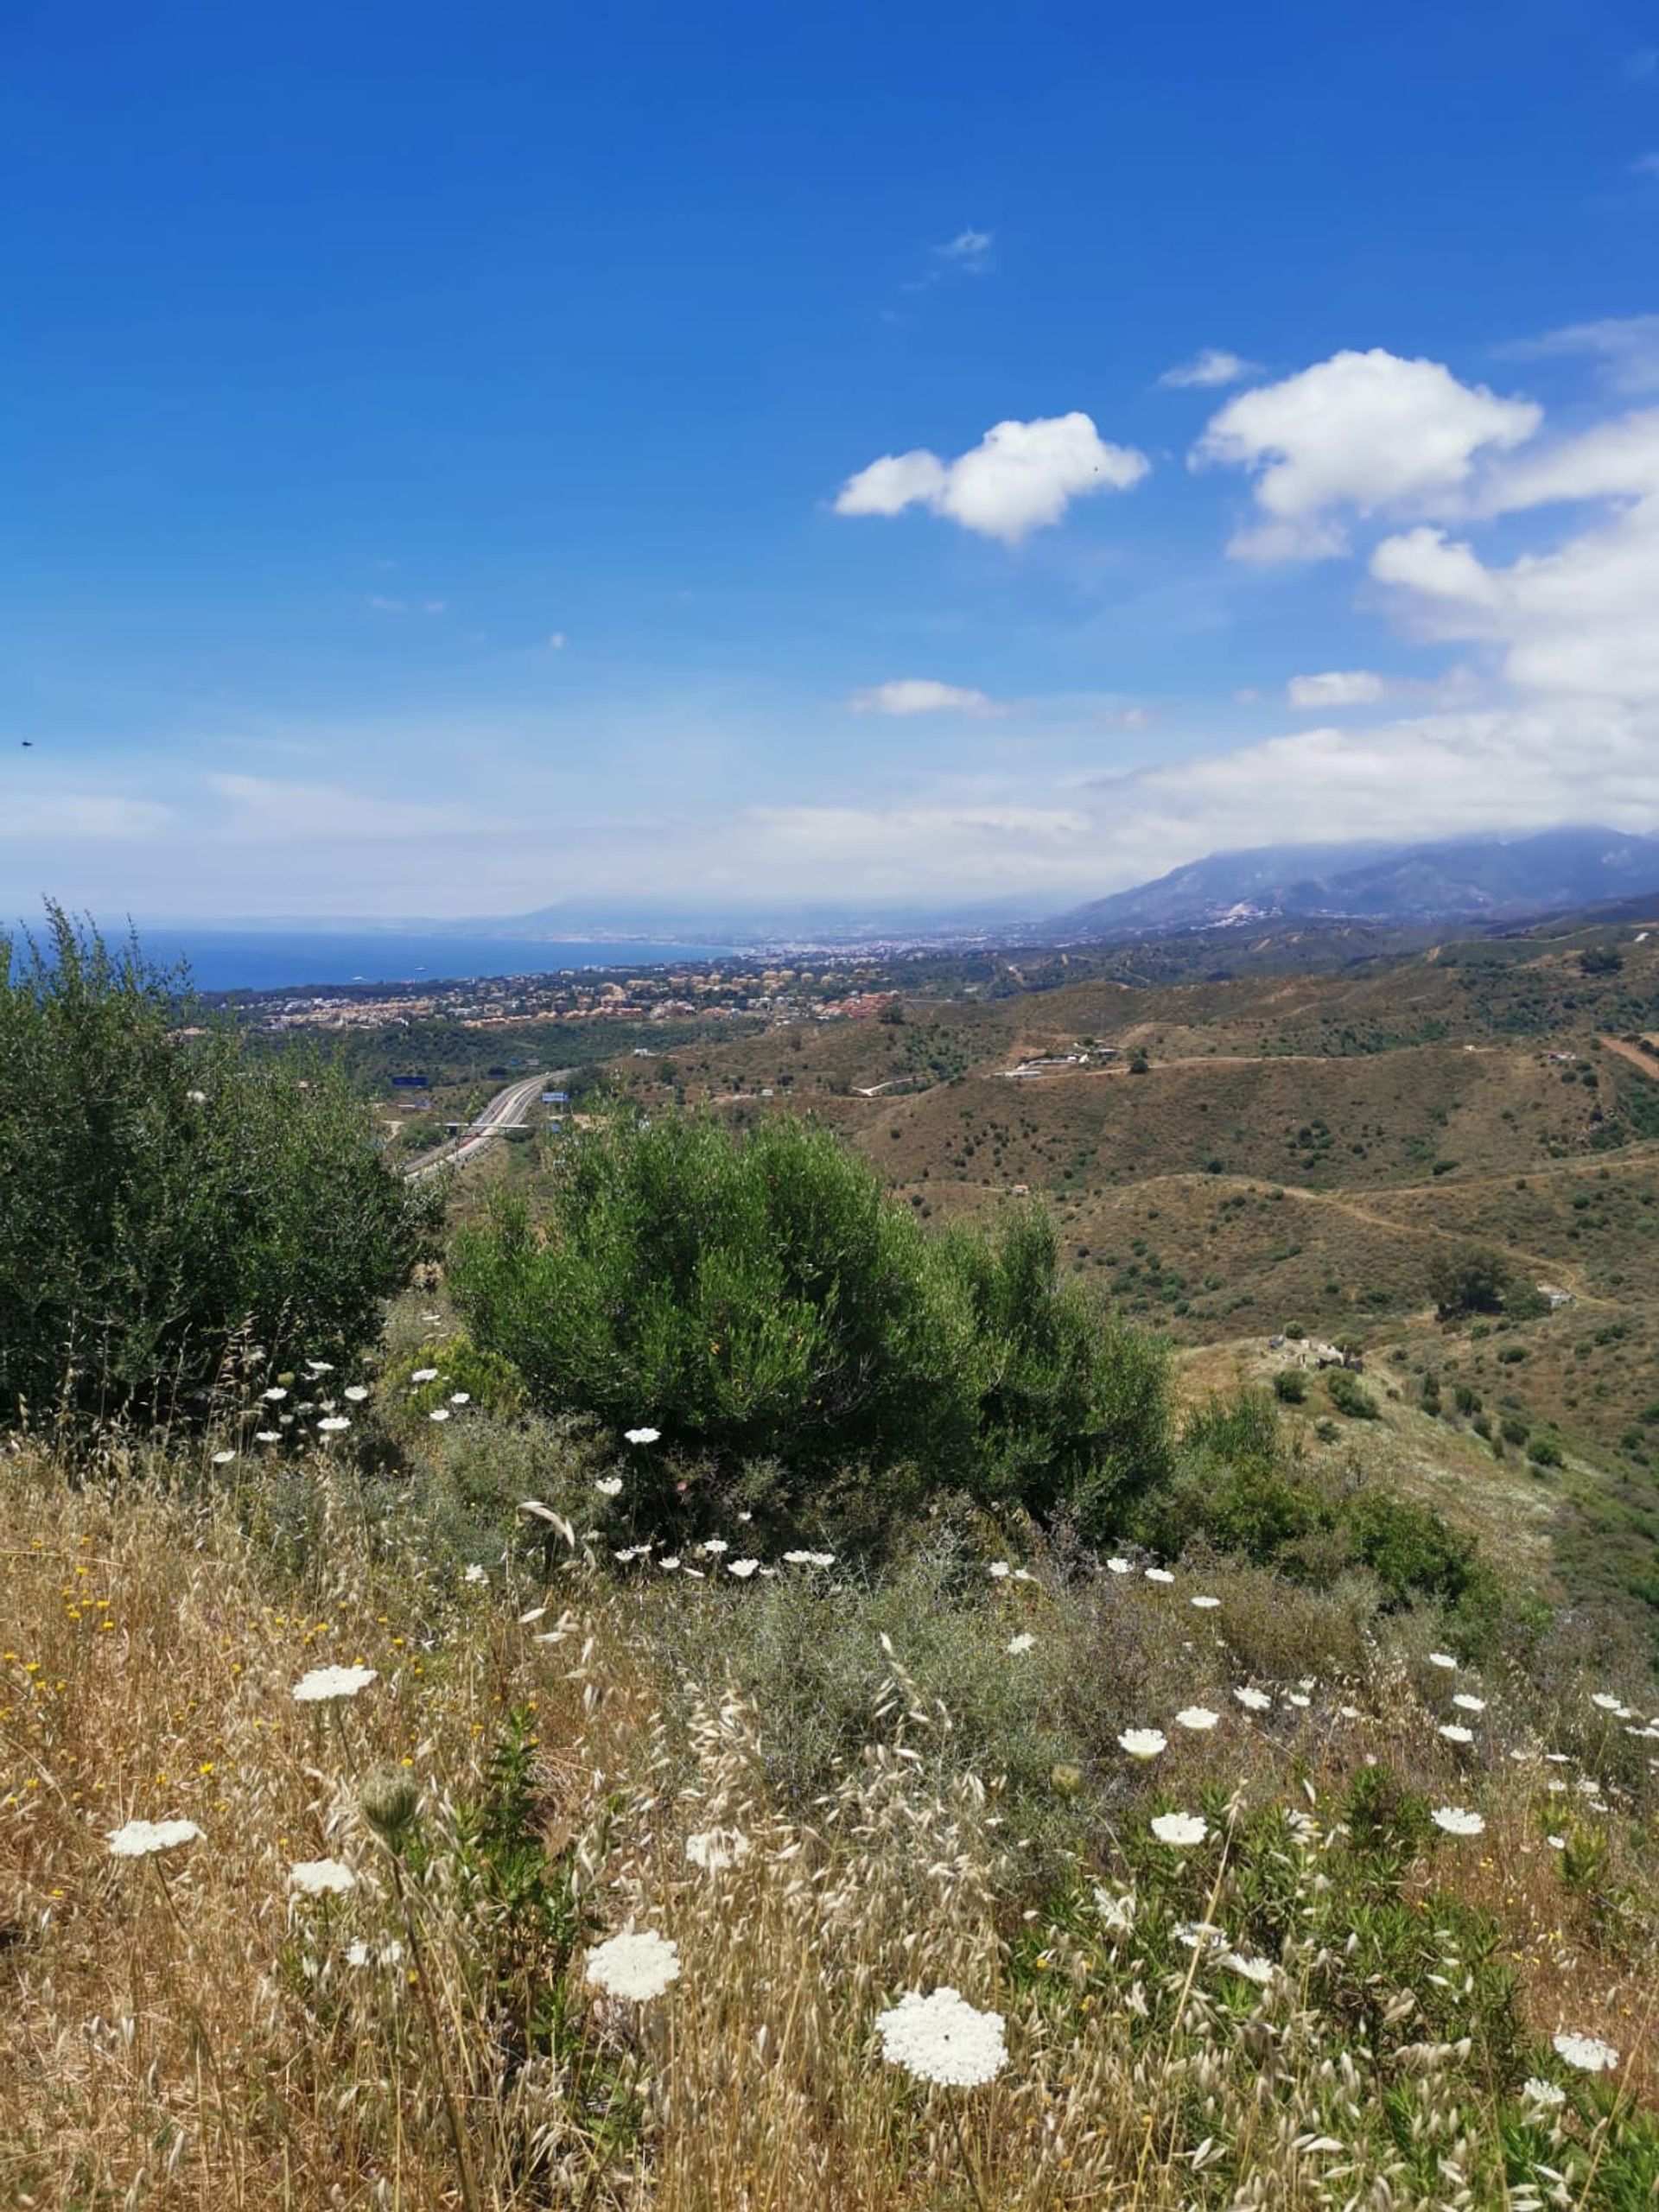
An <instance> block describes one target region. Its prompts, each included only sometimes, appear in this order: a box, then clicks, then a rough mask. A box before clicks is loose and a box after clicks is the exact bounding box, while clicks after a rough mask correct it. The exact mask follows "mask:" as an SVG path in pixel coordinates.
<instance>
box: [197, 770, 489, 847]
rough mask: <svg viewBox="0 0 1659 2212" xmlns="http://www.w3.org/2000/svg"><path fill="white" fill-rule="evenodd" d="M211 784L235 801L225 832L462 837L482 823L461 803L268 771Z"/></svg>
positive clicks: (307, 838) (280, 836)
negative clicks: (283, 778) (292, 779)
mask: <svg viewBox="0 0 1659 2212" xmlns="http://www.w3.org/2000/svg"><path fill="white" fill-rule="evenodd" d="M207 785H208V789H209V790H210V791H213V793H214V794H215V796H216V797H218V798H222V799H226V800H228V801H229V802H230V804H231V806H232V815H231V818H230V820H229V822H228V823H226V834H228V835H229V836H236V837H246V838H253V839H266V838H270V839H276V840H278V841H286V840H289V839H298V840H302V841H304V842H313V841H315V840H317V839H320V838H321V839H328V840H331V841H332V840H338V839H340V838H377V839H378V838H385V837H390V838H425V837H457V836H469V835H474V834H476V832H477V831H478V830H479V829H480V828H481V827H483V826H485V825H483V824H482V823H480V821H479V819H478V817H477V816H476V815H474V814H472V813H470V812H469V810H467V809H466V808H465V807H462V806H436V805H433V804H430V803H429V802H428V801H425V800H420V799H403V798H380V797H377V796H373V795H371V794H367V793H364V792H360V791H347V790H346V789H345V788H344V787H343V786H341V785H338V784H290V783H282V782H279V781H277V779H275V778H272V777H265V776H231V775H215V776H210V777H209V778H208V779H207Z"/></svg>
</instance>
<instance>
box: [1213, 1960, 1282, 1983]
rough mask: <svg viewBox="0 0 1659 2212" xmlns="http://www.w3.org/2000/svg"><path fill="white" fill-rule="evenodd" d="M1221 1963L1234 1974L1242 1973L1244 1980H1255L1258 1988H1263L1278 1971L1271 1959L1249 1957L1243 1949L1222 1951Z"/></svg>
mask: <svg viewBox="0 0 1659 2212" xmlns="http://www.w3.org/2000/svg"><path fill="white" fill-rule="evenodd" d="M1221 1963H1222V1964H1223V1966H1224V1967H1230V1969H1231V1971H1232V1972H1233V1973H1234V1974H1243V1977H1244V1979H1245V1980H1246V1981H1253V1982H1255V1985H1256V1986H1257V1988H1259V1989H1265V1988H1266V1987H1267V1986H1268V1983H1269V1982H1270V1981H1271V1980H1273V1977H1274V1974H1276V1973H1277V1972H1278V1971H1279V1969H1278V1968H1277V1967H1275V1966H1274V1963H1273V1961H1272V1960H1271V1959H1256V1958H1251V1957H1249V1955H1247V1954H1245V1953H1244V1952H1243V1951H1224V1952H1223V1953H1222V1955H1221Z"/></svg>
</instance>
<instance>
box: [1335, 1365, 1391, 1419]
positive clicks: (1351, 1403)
mask: <svg viewBox="0 0 1659 2212" xmlns="http://www.w3.org/2000/svg"><path fill="white" fill-rule="evenodd" d="M1325 1394H1326V1395H1327V1396H1328V1397H1329V1398H1330V1401H1331V1402H1332V1405H1333V1406H1334V1407H1335V1408H1336V1409H1337V1411H1338V1413H1339V1414H1344V1415H1345V1416H1346V1417H1347V1419H1348V1420H1350V1421H1380V1420H1381V1419H1382V1417H1383V1416H1382V1414H1381V1413H1380V1411H1379V1410H1378V1408H1377V1402H1376V1399H1375V1398H1374V1397H1373V1396H1372V1395H1371V1394H1370V1391H1369V1390H1368V1389H1366V1388H1365V1385H1364V1384H1363V1383H1362V1382H1361V1381H1360V1379H1359V1377H1358V1376H1357V1375H1351V1374H1350V1373H1349V1371H1348V1370H1347V1369H1346V1368H1345V1367H1333V1368H1331V1369H1330V1370H1328V1371H1327V1373H1326V1375H1325Z"/></svg>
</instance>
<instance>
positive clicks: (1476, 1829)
mask: <svg viewBox="0 0 1659 2212" xmlns="http://www.w3.org/2000/svg"><path fill="white" fill-rule="evenodd" d="M1428 1817H1429V1819H1430V1820H1431V1821H1433V1823H1434V1825H1435V1827H1437V1828H1444V1829H1445V1831H1446V1834H1447V1835H1484V1834H1485V1832H1486V1823H1485V1821H1484V1820H1483V1819H1482V1818H1481V1816H1480V1815H1479V1814H1478V1813H1469V1812H1465V1810H1464V1808H1463V1807H1462V1806H1461V1805H1437V1806H1436V1807H1435V1808H1434V1810H1433V1812H1432V1813H1431V1814H1430V1815H1429V1816H1428Z"/></svg>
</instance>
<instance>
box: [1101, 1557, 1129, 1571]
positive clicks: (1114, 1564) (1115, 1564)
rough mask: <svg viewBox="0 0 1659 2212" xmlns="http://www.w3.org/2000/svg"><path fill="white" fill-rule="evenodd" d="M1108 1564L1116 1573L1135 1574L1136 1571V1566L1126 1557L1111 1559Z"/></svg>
mask: <svg viewBox="0 0 1659 2212" xmlns="http://www.w3.org/2000/svg"><path fill="white" fill-rule="evenodd" d="M1106 1565H1107V1567H1108V1568H1109V1570H1110V1572H1111V1573H1114V1574H1133V1573H1135V1568H1134V1567H1133V1566H1132V1565H1131V1563H1130V1562H1129V1561H1128V1560H1126V1559H1109V1560H1107V1562H1106Z"/></svg>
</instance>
